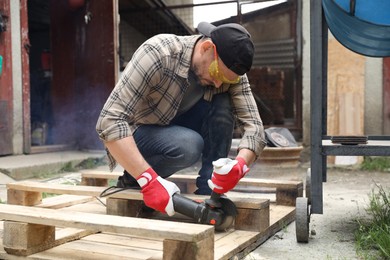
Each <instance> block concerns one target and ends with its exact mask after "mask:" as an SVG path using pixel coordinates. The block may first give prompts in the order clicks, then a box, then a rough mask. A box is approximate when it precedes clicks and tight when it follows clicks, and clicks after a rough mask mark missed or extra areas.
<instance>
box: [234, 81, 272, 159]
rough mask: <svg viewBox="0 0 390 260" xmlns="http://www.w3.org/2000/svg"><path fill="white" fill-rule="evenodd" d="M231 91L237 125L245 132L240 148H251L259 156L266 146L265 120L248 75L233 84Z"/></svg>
mask: <svg viewBox="0 0 390 260" xmlns="http://www.w3.org/2000/svg"><path fill="white" fill-rule="evenodd" d="M229 92H230V95H231V97H232V101H233V109H234V112H235V114H236V116H237V118H236V119H237V120H236V122H237V126H238V127H239V128H240V129H241V131H242V133H243V136H242V138H241V141H240V144H239V145H238V149H239V150H240V149H243V148H246V149H249V150H251V151H253V152H254V153H255V154H256V157H258V156H259V155H260V153H261V152H262V151H263V149H264V147H265V146H266V140H265V133H264V126H263V122H262V120H261V117H260V114H259V110H258V108H257V105H256V102H255V99H254V97H253V95H252V90H251V89H250V85H249V81H248V78H247V76H246V75H244V76H242V77H241V80H240V82H239V83H238V84H235V85H231V86H230V88H229Z"/></svg>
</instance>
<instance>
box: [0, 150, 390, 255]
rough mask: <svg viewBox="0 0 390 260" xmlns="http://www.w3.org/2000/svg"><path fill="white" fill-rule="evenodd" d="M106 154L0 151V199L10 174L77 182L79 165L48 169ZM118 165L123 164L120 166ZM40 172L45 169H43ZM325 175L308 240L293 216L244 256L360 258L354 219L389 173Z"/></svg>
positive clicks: (299, 171) (282, 173) (278, 173)
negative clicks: (318, 210)
mask: <svg viewBox="0 0 390 260" xmlns="http://www.w3.org/2000/svg"><path fill="white" fill-rule="evenodd" d="M102 158H104V152H79V151H72V152H56V153H48V154H35V155H21V156H7V157H0V199H1V201H3V202H4V201H6V189H5V185H6V184H7V183H9V182H14V181H18V179H15V178H13V177H10V176H16V177H18V178H19V179H23V178H21V177H23V176H25V177H27V179H38V180H41V181H48V182H58V183H64V182H67V183H68V182H75V183H78V182H79V181H80V179H81V177H80V174H79V173H77V171H74V172H66V173H61V174H55V175H50V174H48V172H49V171H54V170H57V171H58V170H60V169H64V166H66V167H68V168H69V165H71V166H72V167H73V166H75V167H76V166H77V164H78V163H80V162H83V161H85V160H88V159H93V160H100V161H101V159H102ZM103 162H104V160H103ZM66 167H65V168H66ZM307 168H308V164H306V165H302V166H298V167H290V168H277V167H263V166H261V165H254V166H252V169H251V171H250V172H249V173H248V176H250V177H259V178H270V179H284V180H303V181H305V179H306V170H307ZM99 169H102V170H108V167H107V165H101V166H99ZM115 170H117V171H121V170H122V169H121V168H120V167H118V168H117V169H115ZM198 170H199V165H194V166H193V167H190V168H188V169H186V170H184V172H185V173H189V174H190V173H194V174H196V172H197V171H198ZM39 172H45V174H41V175H40V174H39ZM327 177H328V181H327V182H326V183H323V195H324V198H323V208H324V210H323V212H324V213H323V214H312V215H311V216H310V236H309V243H307V244H301V243H297V242H296V235H295V223H294V222H293V223H291V224H290V225H287V226H286V227H285V228H284V229H283V230H281V231H280V232H278V233H276V234H275V235H274V236H272V237H271V238H270V239H268V240H267V241H266V242H265V243H263V244H262V245H260V246H259V247H257V248H256V249H255V250H254V251H252V252H251V253H250V254H249V255H247V256H246V257H245V260H252V259H253V260H254V259H256V260H257V259H294V260H295V259H360V258H359V257H358V255H357V254H356V250H355V244H354V230H355V229H356V226H357V225H356V219H357V218H360V217H363V216H365V214H366V212H365V208H366V206H367V203H368V199H369V197H368V194H369V193H370V192H371V191H372V190H373V189H374V188H375V187H376V185H377V184H380V185H382V186H383V187H387V188H389V187H390V173H380V172H363V171H358V170H348V169H334V168H329V169H328V170H327Z"/></svg>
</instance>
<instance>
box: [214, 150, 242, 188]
mask: <svg viewBox="0 0 390 260" xmlns="http://www.w3.org/2000/svg"><path fill="white" fill-rule="evenodd" d="M213 165H214V172H213V175H212V176H211V180H208V184H209V187H210V189H212V190H213V191H214V192H216V193H220V194H222V193H225V192H228V191H229V190H231V189H233V188H234V187H235V186H236V185H237V183H238V181H239V180H240V179H241V178H242V177H244V176H245V174H246V173H247V172H249V168H248V166H247V165H246V162H245V160H244V159H243V158H241V157H237V158H236V159H235V160H232V159H229V158H221V159H218V160H216V161H214V162H213Z"/></svg>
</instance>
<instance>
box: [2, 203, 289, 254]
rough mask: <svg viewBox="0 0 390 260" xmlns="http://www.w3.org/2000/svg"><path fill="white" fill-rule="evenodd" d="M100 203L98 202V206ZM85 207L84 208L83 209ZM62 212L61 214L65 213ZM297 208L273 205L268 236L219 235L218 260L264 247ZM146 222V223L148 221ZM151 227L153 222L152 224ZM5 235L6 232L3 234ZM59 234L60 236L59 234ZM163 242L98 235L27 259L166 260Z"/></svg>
mask: <svg viewBox="0 0 390 260" xmlns="http://www.w3.org/2000/svg"><path fill="white" fill-rule="evenodd" d="M95 203H96V202H95ZM89 204H93V202H88V203H84V204H80V205H73V206H70V207H67V208H64V209H63V210H65V211H74V210H75V209H80V208H83V209H88V208H90V207H91V206H88V205H89ZM82 205H84V206H82ZM63 210H61V211H63ZM294 218H295V208H294V207H288V206H280V205H275V204H271V205H270V227H269V228H268V229H267V230H265V231H264V232H261V233H260V232H251V231H242V230H234V229H231V230H230V231H228V232H216V233H215V236H214V239H215V244H214V259H218V260H226V259H230V258H231V257H234V256H243V255H245V254H247V253H249V252H250V251H252V250H254V249H255V248H256V247H258V246H259V245H261V244H262V243H264V242H265V241H266V240H267V239H268V238H269V237H271V236H272V235H273V234H275V233H276V232H278V231H279V230H281V229H282V228H283V227H284V226H285V225H287V224H289V223H291V222H292V221H294ZM145 220H146V219H145ZM148 223H150V222H148ZM76 231H79V232H81V230H79V229H59V230H58V231H56V237H61V235H60V234H62V236H66V235H67V234H70V233H72V232H73V233H75V232H76ZM0 232H2V230H0ZM57 232H58V233H57ZM0 242H1V243H0V258H1V259H22V258H20V257H17V258H16V257H15V256H12V255H9V254H7V253H6V252H5V251H4V250H3V249H2V241H0ZM162 248H163V241H162V239H161V238H145V237H139V236H137V237H136V236H131V235H124V234H115V233H109V232H105V233H97V234H89V235H84V236H79V237H76V238H75V240H74V241H71V242H67V243H65V244H62V245H58V246H56V247H54V248H51V249H48V250H45V251H43V252H39V253H35V254H33V255H30V256H28V257H26V258H27V259H53V260H55V259H75V260H77V259H83V260H88V259H91V260H92V259H93V260H95V259H155V260H156V259H163V258H162V254H163V253H162V252H163V251H162Z"/></svg>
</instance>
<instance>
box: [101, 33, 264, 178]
mask: <svg viewBox="0 0 390 260" xmlns="http://www.w3.org/2000/svg"><path fill="white" fill-rule="evenodd" d="M200 37H202V36H200V35H195V36H176V35H172V34H160V35H156V36H154V37H152V38H150V39H149V40H147V41H146V42H145V43H143V44H142V45H141V46H140V47H139V48H138V49H137V51H136V52H135V53H134V55H133V57H132V59H131V60H130V62H129V63H128V64H127V66H126V68H125V70H124V71H123V73H122V75H121V77H120V79H119V81H118V83H117V84H116V86H115V88H114V89H113V90H112V92H111V94H110V96H109V97H108V99H107V101H106V103H105V104H104V107H103V109H102V111H101V113H100V116H99V118H98V121H97V124H96V131H97V133H98V135H99V138H100V139H101V140H103V141H113V140H119V139H122V138H125V137H128V136H131V135H132V134H133V133H134V131H136V129H137V127H139V126H140V125H143V124H155V125H169V124H170V122H171V120H172V119H173V118H174V117H175V115H176V112H177V111H178V109H179V105H180V102H181V100H182V98H183V96H184V93H185V91H186V89H187V87H188V86H189V81H188V79H187V78H188V72H189V70H190V66H191V57H192V52H193V49H194V46H195V43H196V41H197V40H198V39H199V38H200ZM223 92H229V93H230V96H231V98H232V103H233V109H234V113H235V115H236V122H237V125H238V126H239V127H240V128H241V130H242V132H243V137H242V139H241V142H240V144H239V147H238V149H242V148H247V149H249V150H252V151H253V152H255V154H256V155H257V156H259V154H260V153H261V151H262V150H263V148H264V146H265V144H266V141H265V137H264V129H263V123H262V121H261V118H260V115H259V112H258V109H257V106H256V102H255V100H254V98H253V96H252V92H251V89H250V85H249V82H248V78H247V76H246V75H244V76H241V80H240V82H239V83H237V84H233V85H231V84H223V85H222V86H221V87H220V88H215V87H213V86H206V87H205V94H204V97H203V98H204V99H205V100H208V101H211V99H212V97H213V95H214V94H218V93H223ZM107 153H108V158H109V166H110V169H111V170H113V169H114V168H115V166H116V161H115V159H114V158H113V157H112V156H111V154H110V153H109V151H108V150H107Z"/></svg>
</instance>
